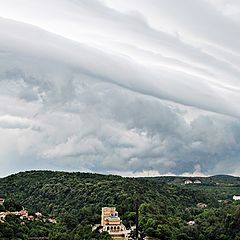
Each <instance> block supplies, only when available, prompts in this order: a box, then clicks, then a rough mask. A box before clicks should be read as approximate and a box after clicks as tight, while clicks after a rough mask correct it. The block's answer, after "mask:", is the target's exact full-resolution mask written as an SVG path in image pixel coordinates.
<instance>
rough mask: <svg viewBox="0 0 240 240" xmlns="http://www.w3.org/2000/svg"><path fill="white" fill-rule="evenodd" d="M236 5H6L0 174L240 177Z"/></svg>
mask: <svg viewBox="0 0 240 240" xmlns="http://www.w3.org/2000/svg"><path fill="white" fill-rule="evenodd" d="M239 12H240V5H239V2H238V1H234V0H229V1H227V0H218V1H216V0H209V1H192V0H191V1H190V0H184V1H173V0H168V1H167V0H164V1H163V0H158V1H154V0H148V1H145V0H144V1H139V0H138V1H135V0H132V1H122V0H121V1H118V0H114V1H108V0H102V1H92V0H88V1H85V0H82V1H75V0H68V1H67V0H58V1H57V0H52V1H50V2H49V1H46V0H43V1H35V0H31V1H30V0H9V1H7V2H5V3H0V29H1V31H0V101H1V104H0V134H1V138H0V146H1V148H0V164H1V172H0V175H6V174H9V173H12V172H16V171H20V170H26V169H42V168H44V169H57V170H74V171H76V170H81V171H94V172H103V173H119V174H122V175H126V174H127V175H131V174H139V173H141V172H144V173H146V174H148V173H149V172H150V173H157V174H188V173H193V174H216V173H231V174H239V172H240V165H239V151H240V122H239V117H240V109H239V102H240V95H239V89H240V83H239V76H240V74H239V73H240V67H239V63H240V42H239V40H238V39H239V37H240V18H239Z"/></svg>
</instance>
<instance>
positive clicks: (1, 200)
mask: <svg viewBox="0 0 240 240" xmlns="http://www.w3.org/2000/svg"><path fill="white" fill-rule="evenodd" d="M3 203H4V198H2V197H0V205H3Z"/></svg>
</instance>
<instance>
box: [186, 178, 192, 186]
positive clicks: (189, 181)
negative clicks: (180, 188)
mask: <svg viewBox="0 0 240 240" xmlns="http://www.w3.org/2000/svg"><path fill="white" fill-rule="evenodd" d="M192 183H193V182H192V181H191V180H189V179H187V180H185V182H184V184H185V185H188V184H192Z"/></svg>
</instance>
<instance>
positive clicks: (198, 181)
mask: <svg viewBox="0 0 240 240" xmlns="http://www.w3.org/2000/svg"><path fill="white" fill-rule="evenodd" d="M193 183H194V184H201V183H202V182H201V181H200V180H195V181H194V182H193Z"/></svg>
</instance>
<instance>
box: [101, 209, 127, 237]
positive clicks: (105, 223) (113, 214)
mask: <svg viewBox="0 0 240 240" xmlns="http://www.w3.org/2000/svg"><path fill="white" fill-rule="evenodd" d="M101 226H102V231H106V232H108V233H109V235H110V236H111V237H112V239H116V240H117V239H128V237H127V230H126V227H125V226H124V225H123V224H122V221H121V219H120V218H119V216H118V212H117V211H116V208H115V207H104V208H102V220H101Z"/></svg>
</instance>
